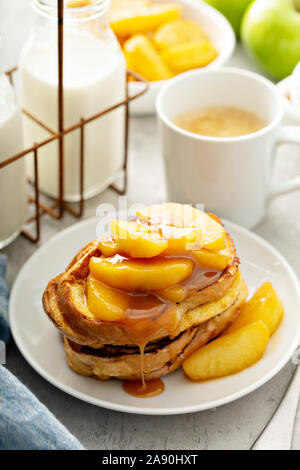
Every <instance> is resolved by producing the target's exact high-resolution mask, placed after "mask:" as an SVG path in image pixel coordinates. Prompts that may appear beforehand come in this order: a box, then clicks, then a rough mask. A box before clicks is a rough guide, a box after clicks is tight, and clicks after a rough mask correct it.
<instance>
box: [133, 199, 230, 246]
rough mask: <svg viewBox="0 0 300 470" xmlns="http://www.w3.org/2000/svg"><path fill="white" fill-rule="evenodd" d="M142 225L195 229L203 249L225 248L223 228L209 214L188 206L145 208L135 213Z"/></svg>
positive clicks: (175, 205)
mask: <svg viewBox="0 0 300 470" xmlns="http://www.w3.org/2000/svg"><path fill="white" fill-rule="evenodd" d="M137 215H138V218H139V220H140V221H141V222H142V223H148V224H151V225H158V226H160V225H161V226H168V225H170V226H174V227H178V228H180V227H181V228H187V227H195V228H197V229H199V230H201V231H202V233H203V240H202V244H203V248H206V249H207V250H213V251H219V250H222V249H223V248H225V244H226V232H225V229H224V227H223V226H222V225H221V224H220V223H219V222H217V221H216V220H215V219H213V218H212V217H211V216H210V215H209V214H206V213H205V212H202V211H200V210H198V209H195V208H194V207H192V206H189V205H188V204H177V203H172V202H169V203H165V204H155V205H153V206H149V207H145V208H143V209H142V210H141V211H139V212H137Z"/></svg>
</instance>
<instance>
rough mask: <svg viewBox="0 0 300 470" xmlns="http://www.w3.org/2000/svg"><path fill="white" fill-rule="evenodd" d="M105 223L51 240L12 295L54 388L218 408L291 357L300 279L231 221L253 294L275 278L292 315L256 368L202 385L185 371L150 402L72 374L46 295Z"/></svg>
mask: <svg viewBox="0 0 300 470" xmlns="http://www.w3.org/2000/svg"><path fill="white" fill-rule="evenodd" d="M98 222H99V219H97V218H93V219H89V220H86V221H83V222H81V223H79V224H76V225H73V226H72V227H70V228H68V229H67V230H64V231H63V232H61V233H59V234H58V235H56V236H55V237H53V238H52V239H51V240H50V241H49V242H48V243H45V245H44V246H42V247H41V248H40V249H39V250H38V251H37V252H36V253H35V254H34V255H33V256H32V257H31V258H30V259H29V260H28V261H27V263H26V264H25V265H24V267H23V268H22V270H21V271H20V273H19V275H18V278H17V280H16V282H15V284H14V287H13V290H12V293H11V298H10V309H9V311H10V322H11V328H12V334H13V336H14V339H15V341H16V343H17V345H18V347H19V349H20V351H21V353H22V354H23V356H24V357H25V359H26V360H27V361H28V362H29V364H30V365H31V366H32V367H33V368H34V369H35V370H36V371H37V372H38V373H39V374H40V375H41V376H42V377H44V378H45V379H46V380H48V381H49V382H50V383H52V384H53V385H55V386H56V387H58V388H60V389H61V390H64V391H65V392H66V393H69V394H70V395H73V396H75V397H77V398H79V399H81V400H84V401H87V402H89V403H93V404H94V405H98V406H102V407H105V408H109V409H113V410H118V411H124V412H128V413H139V414H155V415H168V414H181V413H190V412H195V411H200V410H206V409H209V408H214V407H217V406H220V405H223V404H224V403H228V402H231V401H233V400H236V399H237V398H240V397H242V396H244V395H246V394H247V393H250V392H252V391H253V390H255V389H256V388H258V387H260V386H261V385H263V384H264V383H265V382H267V381H268V380H270V379H271V378H272V377H273V376H274V375H275V374H276V373H277V372H278V371H279V370H280V369H281V368H282V367H283V366H284V365H285V364H286V363H287V361H288V360H289V359H290V358H291V356H292V354H293V352H294V350H295V349H296V347H297V345H298V341H299V337H300V289H299V283H298V279H297V277H296V275H295V273H294V272H293V270H292V268H291V267H290V266H289V264H288V263H287V262H286V261H285V259H284V258H283V257H282V256H281V255H280V254H279V253H278V252H277V251H276V250H275V249H274V248H273V247H272V246H271V245H269V244H268V243H267V242H265V241H264V240H262V239H261V238H259V237H258V236H256V235H255V234H253V233H251V232H249V231H247V230H245V229H243V228H241V227H239V226H237V225H234V224H232V223H229V222H228V223H226V228H227V230H228V231H229V232H230V233H231V235H232V237H233V239H234V241H235V243H236V246H237V251H238V254H239V256H240V258H241V262H242V271H243V274H244V277H245V279H246V281H247V283H248V286H249V288H250V293H252V292H253V290H254V289H256V288H257V286H258V285H259V284H261V282H262V281H264V280H266V279H268V280H270V281H271V282H272V283H273V284H274V286H275V287H276V289H277V290H278V292H279V295H280V296H281V298H282V299H283V302H284V308H285V318H284V320H283V322H282V324H281V326H280V327H279V329H278V330H277V332H276V333H275V335H274V336H273V337H272V338H271V340H270V342H269V345H268V347H267V350H266V352H265V354H264V357H263V358H262V359H261V360H260V361H259V362H258V363H257V364H255V365H254V366H252V367H250V368H248V369H246V370H244V371H243V372H241V373H238V374H235V375H232V376H230V377H225V378H221V379H217V380H211V381H207V382H203V383H192V382H189V381H188V380H186V379H185V378H184V375H183V372H182V370H181V369H180V370H178V371H176V372H174V373H172V374H170V375H169V376H167V377H165V378H164V379H163V380H164V383H165V391H164V392H163V393H162V394H161V395H159V396H157V397H153V398H147V399H146V398H135V397H132V396H130V395H128V394H126V393H125V392H124V391H123V389H122V383H121V382H120V381H117V380H109V381H107V382H103V383H102V382H99V381H97V380H94V379H92V378H87V377H82V376H80V375H78V374H76V373H75V372H73V371H72V370H71V369H70V368H69V367H68V366H67V363H66V361H65V354H64V350H63V345H62V342H61V339H60V336H59V334H58V332H57V330H56V329H55V328H54V326H53V325H52V323H51V322H50V321H49V319H48V318H47V317H46V315H45V314H44V312H43V308H42V302H41V298H42V294H43V291H44V289H45V287H46V284H47V282H48V281H49V279H50V278H52V277H54V276H55V275H57V274H58V273H59V272H62V271H63V270H64V268H65V266H66V265H67V264H68V263H69V261H70V260H71V259H72V258H73V256H74V254H75V253H76V252H77V251H78V250H79V249H80V248H81V247H82V246H83V245H84V244H86V243H87V242H89V241H91V240H92V239H94V238H96V226H97V223H98ZM98 235H99V231H98Z"/></svg>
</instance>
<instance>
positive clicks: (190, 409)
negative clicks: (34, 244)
mask: <svg viewBox="0 0 300 470" xmlns="http://www.w3.org/2000/svg"><path fill="white" fill-rule="evenodd" d="M93 221H95V222H96V221H98V222H99V217H92V218H88V219H85V220H83V221H81V222H79V223H75V224H73V225H71V226H70V227H67V228H66V229H64V230H62V231H61V232H59V233H58V234H56V235H54V236H53V237H51V238H50V239H49V240H48V241H47V242H46V243H45V244H44V245H42V246H41V247H40V248H39V249H38V250H37V251H36V252H35V253H34V254H33V255H32V256H31V257H30V258H29V259H28V260H27V261H26V263H24V265H23V266H22V268H21V270H20V271H19V273H18V276H17V278H16V280H15V282H14V285H13V287H12V290H11V294H10V299H9V319H10V327H11V333H12V336H13V338H14V341H15V343H16V345H17V347H18V349H19V350H20V352H21V354H22V355H23V357H24V358H25V360H26V361H27V362H28V363H29V364H30V366H31V367H32V368H33V369H34V370H35V371H36V372H37V373H38V374H39V375H40V376H41V377H43V378H44V379H45V380H47V381H48V382H49V383H51V384H52V385H54V386H55V387H56V388H58V389H60V390H62V391H63V392H65V393H67V394H69V395H71V396H73V397H75V398H78V399H80V400H82V401H84V402H87V403H90V404H92V405H96V406H100V407H103V408H106V409H109V410H113V411H120V412H125V413H130V414H140V415H157V416H165V415H180V414H188V413H195V412H199V411H204V410H209V409H212V408H217V407H219V406H222V405H225V404H227V403H231V402H233V401H235V400H238V399H239V398H242V397H244V396H246V395H248V394H249V393H251V392H253V391H254V390H256V389H257V388H259V387H261V386H262V385H264V384H265V383H266V382H268V381H269V380H271V379H272V378H273V377H274V376H275V375H276V374H277V373H278V372H279V371H280V370H281V369H282V368H283V367H284V366H285V365H286V364H287V363H288V361H289V360H290V359H291V357H292V355H293V353H294V352H295V350H296V348H297V347H298V345H299V342H300V322H299V326H298V329H297V331H296V332H295V335H294V340H293V341H292V342H291V343H290V346H289V348H288V350H287V352H286V353H285V355H284V356H283V357H282V358H281V360H280V361H279V362H278V363H277V364H276V366H274V367H273V368H272V369H271V370H270V371H269V372H268V373H266V374H265V375H264V376H263V377H261V378H260V379H258V380H256V381H254V382H253V384H252V385H249V386H246V387H244V388H243V389H241V390H239V391H237V392H234V393H231V394H229V395H227V396H225V397H222V398H219V399H216V400H212V401H211V402H207V403H204V404H199V405H192V406H182V407H176V408H164V409H158V408H144V407H142V406H140V407H135V406H134V407H133V406H130V405H123V404H118V403H112V402H108V401H106V400H102V399H99V398H93V397H91V396H89V395H87V394H85V393H82V392H79V391H77V390H74V389H73V388H72V387H70V386H68V385H66V384H64V383H63V382H61V381H60V380H58V379H55V378H53V377H52V376H51V375H50V374H48V372H47V371H45V370H44V369H43V368H42V367H40V365H39V364H38V363H37V362H36V360H35V359H34V358H33V357H32V356H31V355H30V353H28V352H27V350H26V346H25V345H24V344H23V340H22V337H21V335H19V333H18V328H17V325H16V322H15V317H14V314H12V312H13V305H14V302H15V300H16V296H17V290H18V283H19V282H20V279H21V277H22V273H23V271H24V270H25V269H26V268H27V266H28V265H30V264H31V263H33V262H34V261H35V258H37V257H38V256H39V254H40V253H41V252H42V251H45V250H47V249H48V247H49V245H51V244H52V243H55V242H56V241H57V240H59V239H60V238H64V236H65V235H66V234H70V233H72V232H73V231H74V230H77V228H79V227H80V226H82V225H86V224H89V223H92V222H93ZM222 221H223V223H224V225H225V226H226V228H228V231H230V230H234V231H237V232H241V233H242V234H244V235H246V236H248V237H251V238H252V239H253V240H255V241H256V242H258V243H260V244H261V245H263V246H264V247H265V248H267V249H268V250H270V251H271V252H272V253H273V254H274V256H275V257H277V258H278V259H279V260H280V262H281V263H282V265H283V266H284V268H285V269H286V270H287V272H288V273H289V276H290V278H291V280H292V281H293V284H294V288H295V291H296V294H297V297H298V302H299V307H300V283H299V280H298V277H297V275H296V273H295V272H294V270H293V268H292V267H291V265H290V264H289V263H288V261H287V260H286V259H285V258H284V256H283V255H282V254H281V253H280V252H279V251H278V250H277V249H276V248H275V247H274V246H272V245H271V244H270V243H269V242H267V241H266V240H264V239H263V238H262V237H260V236H259V235H257V234H255V233H254V232H251V231H250V230H247V229H246V228H244V227H241V226H239V225H238V224H235V223H233V222H229V221H227V220H225V219H222ZM219 380H222V378H220V379H219Z"/></svg>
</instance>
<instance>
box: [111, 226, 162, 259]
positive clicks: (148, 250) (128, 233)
mask: <svg viewBox="0 0 300 470" xmlns="http://www.w3.org/2000/svg"><path fill="white" fill-rule="evenodd" d="M110 229H111V236H112V238H113V240H114V241H115V242H116V244H117V247H118V252H119V253H125V254H126V255H128V256H130V257H131V258H153V257H154V256H157V255H159V254H160V253H162V252H163V251H164V250H165V249H166V248H167V247H168V242H167V240H165V239H163V238H162V237H161V236H160V234H159V233H158V232H157V231H154V230H151V229H150V228H149V227H147V226H144V225H142V224H137V223H136V222H126V221H122V220H112V221H111V224H110Z"/></svg>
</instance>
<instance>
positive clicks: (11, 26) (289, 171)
mask: <svg viewBox="0 0 300 470" xmlns="http://www.w3.org/2000/svg"><path fill="white" fill-rule="evenodd" d="M31 20H32V12H31V8H30V5H29V0H10V1H9V2H8V1H3V0H2V1H0V34H1V35H2V37H3V41H2V51H1V54H0V58H1V59H0V64H1V66H2V67H3V68H4V69H6V68H8V67H11V66H13V65H15V64H16V62H17V59H18V54H19V52H20V49H21V47H22V45H23V43H24V40H25V39H26V37H27V35H28V32H29V30H30V25H31ZM230 64H231V65H234V66H240V67H245V68H248V69H251V70H254V71H259V69H258V68H257V67H256V66H254V64H253V63H252V62H251V61H250V59H248V58H247V57H246V55H245V53H244V51H243V50H242V48H241V46H238V47H237V50H236V52H235V54H234V57H233V58H232V59H231V62H230ZM130 124H131V128H130V153H129V188H128V198H129V204H131V203H133V202H139V203H155V202H160V201H163V200H165V198H166V192H165V182H164V173H163V165H162V160H161V155H160V145H159V139H158V133H157V127H156V121H155V118H154V117H139V118H132V119H131V123H130ZM299 156H300V151H299ZM278 160H279V161H278V164H277V166H276V169H275V178H276V179H279V178H280V179H281V180H283V179H285V178H288V177H290V176H291V175H293V174H295V173H298V174H299V173H300V159H298V158H297V157H296V156H294V157H293V158H290V157H289V158H286V159H284V158H282V154H281V157H280V159H278ZM297 160H298V161H297ZM103 202H109V203H115V204H116V203H117V196H116V194H115V193H113V192H112V191H111V190H106V191H105V192H104V193H103V194H101V195H100V196H98V197H96V198H94V199H92V200H90V201H88V202H87V204H86V211H85V215H84V217H90V216H94V215H95V211H96V207H97V206H98V205H99V204H100V203H103ZM299 220H300V193H299V192H298V191H297V192H294V193H293V194H291V195H286V196H282V197H280V198H278V199H277V200H275V201H274V202H273V203H272V204H271V205H270V207H269V208H268V213H267V216H266V219H265V220H264V221H263V222H262V223H261V224H260V225H259V226H258V227H257V228H256V229H255V232H256V233H258V234H259V235H261V236H262V237H264V238H265V239H267V240H268V241H269V242H271V243H272V244H273V245H274V246H275V247H276V248H277V249H278V250H279V251H280V252H281V253H282V254H283V255H284V256H285V257H286V258H287V259H288V261H289V262H290V263H291V265H292V266H293V268H294V269H295V271H296V273H297V274H298V275H299V276H300V251H299V249H300V223H299ZM72 223H74V219H73V218H72V217H71V216H69V215H66V216H65V218H64V219H63V220H62V221H56V220H53V219H49V218H45V219H43V222H42V240H41V243H40V244H42V243H44V242H45V241H46V240H48V239H49V238H50V237H51V236H52V235H53V234H55V233H57V231H59V230H62V229H63V228H65V227H67V226H68V225H70V224H72ZM36 249H37V246H36V245H33V244H31V243H30V242H29V241H27V240H25V239H24V238H22V237H19V238H18V239H17V240H16V241H15V242H14V243H13V244H12V245H11V246H9V247H8V248H6V249H5V250H4V252H5V253H6V254H7V256H8V280H9V283H10V284H12V283H13V281H14V279H15V277H16V276H17V274H18V271H19V270H20V268H21V266H22V265H23V263H24V262H25V261H26V260H27V259H28V258H29V256H30V255H31V254H32V253H33V252H34V251H35V250H36ZM6 366H7V367H8V369H10V370H11V371H12V372H13V373H15V374H16V375H17V377H19V378H20V380H21V381H22V382H23V383H24V384H25V385H27V386H28V387H29V388H30V389H31V390H32V391H33V392H34V393H35V394H36V395H37V396H38V398H39V399H40V400H41V401H42V402H43V403H44V404H45V405H46V406H47V407H49V409H50V410H51V411H52V412H53V413H54V414H55V415H56V417H57V418H58V419H59V420H61V422H62V423H63V424H64V425H65V426H66V427H67V428H68V429H69V430H70V431H71V432H72V433H73V434H74V435H76V437H78V439H79V440H80V441H81V442H82V443H83V445H85V446H86V447H87V448H88V449H154V450H155V449H199V450H200V449H249V448H250V447H251V444H252V443H253V441H254V440H255V438H256V436H257V435H258V434H259V433H260V431H261V429H262V428H263V426H264V425H265V423H266V422H267V421H268V420H269V418H270V416H271V415H272V413H273V412H274V410H275V409H276V407H277V405H278V403H279V402H280V400H281V398H282V396H283V394H284V392H285V390H286V387H287V385H288V383H289V380H290V377H291V375H292V372H293V368H294V366H293V365H292V364H288V365H287V366H286V367H285V368H284V369H283V370H282V371H281V372H280V373H279V374H278V375H277V376H276V377H275V378H274V379H272V380H271V381H270V382H269V383H267V384H266V385H264V386H263V387H261V388H260V389H259V390H257V391H255V392H253V393H251V394H250V395H248V396H247V397H244V398H242V399H240V400H238V401H236V402H234V403H231V404H229V405H225V406H222V407H220V408H218V409H217V410H210V411H205V412H200V413H195V414H190V415H185V416H184V415H182V416H164V417H159V416H153V417H151V416H147V417H144V416H139V415H127V414H122V413H118V412H114V411H109V410H105V409H102V408H97V407H95V406H92V405H89V404H87V403H83V402H81V401H79V400H77V399H75V398H72V397H70V396H68V395H66V394H65V393H63V392H61V391H60V390H57V389H56V388H54V387H53V386H52V385H50V384H49V383H47V382H46V381H45V380H44V379H42V378H41V377H40V376H39V375H38V374H37V373H36V372H35V371H34V370H33V369H32V368H31V367H30V366H29V365H28V364H27V363H26V361H25V360H24V359H23V357H22V356H21V354H20V353H19V351H18V349H17V347H16V346H15V344H14V342H13V341H12V340H11V341H10V343H9V346H8V350H7V364H6ZM298 415H299V417H298V419H297V420H296V426H295V432H294V438H293V444H292V448H294V449H300V413H299V412H298Z"/></svg>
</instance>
